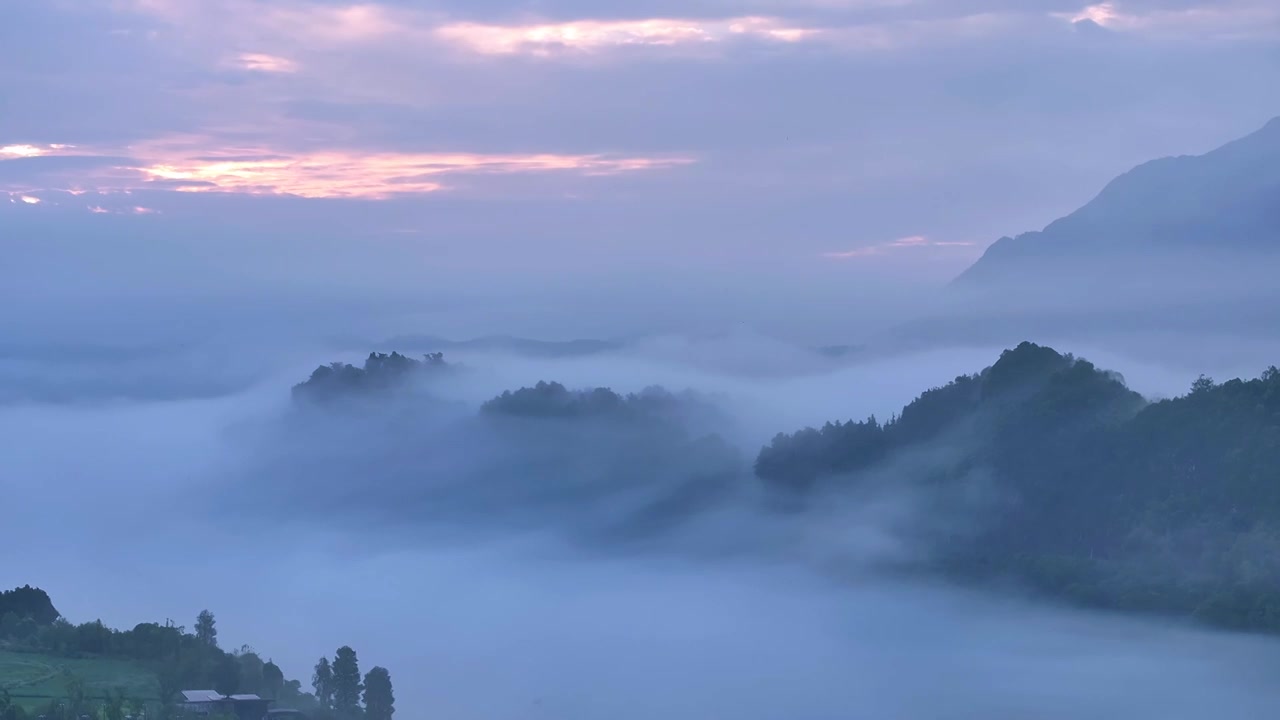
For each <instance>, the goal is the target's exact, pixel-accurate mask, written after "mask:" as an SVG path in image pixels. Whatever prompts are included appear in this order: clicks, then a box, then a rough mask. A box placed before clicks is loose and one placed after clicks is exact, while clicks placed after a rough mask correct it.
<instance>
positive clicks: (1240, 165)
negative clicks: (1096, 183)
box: [956, 118, 1280, 288]
mask: <svg viewBox="0 0 1280 720" xmlns="http://www.w3.org/2000/svg"><path fill="white" fill-rule="evenodd" d="M1258 252H1267V253H1280V118H1276V119H1274V120H1272V121H1271V122H1269V123H1268V124H1267V125H1266V126H1265V127H1263V128H1262V129H1261V130H1259V131H1257V132H1255V133H1253V134H1251V135H1249V136H1247V137H1244V138H1241V139H1239V140H1236V141H1234V142H1231V143H1228V144H1227V145H1224V146H1222V147H1220V148H1218V149H1217V150H1214V151H1212V152H1209V153H1207V154H1205V155H1200V156H1181V157H1169V158H1162V159H1159V160H1153V161H1151V162H1148V163H1145V164H1143V165H1140V166H1138V167H1136V168H1134V169H1133V170H1130V171H1129V172H1127V173H1125V174H1123V175H1121V176H1120V177H1118V178H1116V179H1115V180H1113V181H1112V182H1111V183H1110V184H1108V185H1107V186H1106V188H1104V189H1103V190H1102V192H1101V193H1100V194H1099V195H1098V196H1097V197H1096V198H1094V199H1093V200H1092V201H1091V202H1089V203H1088V204H1086V205H1085V206H1084V207H1082V208H1080V209H1079V210H1077V211H1075V212H1074V213H1071V214H1070V215H1068V216H1066V217H1064V218H1061V219H1059V220H1056V221H1054V222H1053V223H1051V224H1050V225H1049V226H1048V227H1046V228H1045V229H1044V230H1041V231H1039V232H1029V233H1024V234H1022V235H1019V236H1017V237H1013V238H1010V237H1004V238H1001V239H1000V240H997V241H996V242H995V244H993V245H992V246H991V247H989V248H988V249H987V251H986V253H985V254H984V255H983V256H982V258H980V259H979V260H978V262H976V263H975V264H974V265H973V266H972V267H970V268H969V269H968V270H966V271H965V272H964V273H963V274H961V275H960V277H959V278H957V280H956V285H958V286H964V287H971V288H973V287H978V288H980V287H983V286H990V285H998V284H1006V283H1020V284H1024V285H1031V286H1035V285H1038V284H1040V283H1043V282H1046V281H1050V280H1060V281H1068V282H1069V281H1070V280H1072V279H1076V280H1084V279H1085V278H1087V277H1088V276H1091V275H1108V274H1110V275H1112V279H1120V280H1123V279H1124V278H1125V277H1126V274H1128V275H1133V274H1139V275H1142V276H1151V275H1160V276H1163V277H1179V276H1188V277H1191V279H1194V277H1193V276H1194V275H1195V274H1196V272H1197V271H1200V270H1204V269H1205V268H1204V264H1205V260H1209V261H1210V264H1213V261H1215V260H1220V261H1221V262H1222V265H1223V268H1224V269H1226V270H1228V271H1234V270H1240V271H1242V272H1245V273H1247V272H1248V271H1249V270H1251V269H1253V268H1249V267H1247V265H1248V264H1247V263H1242V262H1241V261H1240V258H1241V253H1258ZM1166 259H1167V260H1171V261H1173V262H1163V261H1164V260H1166ZM1177 260H1191V261H1192V262H1188V263H1180V262H1176V261H1177ZM1068 275H1070V276H1071V277H1068ZM1081 275H1083V276H1084V277H1080V276H1081Z"/></svg>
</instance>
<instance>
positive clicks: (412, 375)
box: [264, 343, 1280, 632]
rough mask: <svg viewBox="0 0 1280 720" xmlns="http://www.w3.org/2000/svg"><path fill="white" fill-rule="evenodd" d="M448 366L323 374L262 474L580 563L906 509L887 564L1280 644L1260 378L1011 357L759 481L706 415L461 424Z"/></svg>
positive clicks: (697, 400)
mask: <svg viewBox="0 0 1280 720" xmlns="http://www.w3.org/2000/svg"><path fill="white" fill-rule="evenodd" d="M453 370H454V366H451V365H449V364H447V363H445V361H444V360H443V358H442V357H441V356H439V355H437V354H433V355H428V356H426V358H425V359H424V360H414V359H411V358H408V357H405V356H403V355H399V354H398V353H392V354H390V355H383V354H377V353H375V354H372V355H370V356H369V358H368V360H367V361H366V362H365V364H364V366H363V367H360V368H357V367H353V366H350V365H343V364H337V365H332V366H322V367H321V368H320V369H318V370H317V371H316V373H315V374H313V376H312V378H311V379H310V380H308V381H307V382H305V383H303V384H301V385H299V386H298V387H297V388H296V389H295V391H294V392H295V396H296V398H297V399H298V401H299V410H300V411H302V412H301V414H298V415H294V416H292V419H291V420H290V421H289V422H290V423H292V424H291V425H289V426H287V427H286V428H284V432H285V434H283V435H280V436H277V438H283V439H284V441H283V442H282V443H281V447H285V448H288V450H287V451H284V452H277V453H275V454H276V458H275V460H274V461H275V463H276V465H275V466H274V467H271V468H267V469H266V470H265V473H264V475H265V476H269V477H273V478H275V485H276V490H277V491H279V492H282V493H284V494H286V495H288V496H289V497H288V499H287V500H286V501H287V502H289V503H291V504H292V505H293V506H295V507H297V506H299V505H308V506H309V507H310V508H311V509H312V510H313V511H316V512H321V513H327V512H332V511H336V509H337V508H341V510H342V512H343V513H346V514H347V516H349V517H350V516H352V515H351V514H352V513H357V514H358V515H364V514H368V515H369V516H371V517H372V518H374V519H376V521H377V522H378V523H384V524H385V523H387V522H388V521H392V522H394V523H399V524H402V525H403V526H406V527H413V528H428V527H433V526H465V527H466V528H467V529H468V531H472V532H481V531H483V529H484V528H486V527H494V526H508V527H509V526H511V525H515V526H520V527H528V528H534V527H537V528H541V529H547V530H554V531H556V532H561V533H565V534H567V535H568V536H570V537H572V538H574V539H578V540H583V541H586V542H587V543H588V544H590V545H591V546H593V547H600V546H602V545H604V544H610V543H617V542H621V541H624V540H628V541H633V540H637V539H644V540H650V539H656V538H662V537H663V536H665V535H667V534H668V533H669V532H670V531H672V530H673V529H675V528H677V527H683V526H686V525H688V524H690V523H696V521H697V520H698V519H699V518H700V517H706V516H707V515H708V514H709V513H716V512H718V511H723V510H725V509H732V508H735V507H736V508H737V509H738V510H741V509H742V508H743V507H745V506H754V507H755V511H756V512H761V513H764V514H765V515H770V514H773V513H774V512H775V511H777V510H779V509H782V510H787V511H789V512H784V513H782V515H781V516H779V517H786V518H788V520H787V521H788V522H795V523H798V524H799V525H800V526H801V527H803V525H804V524H805V523H806V522H808V519H807V518H809V517H810V516H809V514H808V512H809V511H811V510H816V511H818V512H820V513H822V514H823V515H824V516H829V514H830V513H832V512H838V511H841V510H839V509H840V508H847V509H848V510H849V512H850V514H849V516H848V517H847V518H846V519H845V520H844V521H843V522H845V523H847V524H850V525H856V524H857V523H861V522H865V521H866V518H865V517H863V516H862V515H860V514H859V513H861V512H862V510H863V509H864V508H866V507H875V506H876V504H877V503H879V502H881V501H883V500H884V499H885V498H889V499H891V500H892V501H893V502H894V503H896V504H897V505H898V506H899V507H902V508H906V509H907V511H906V512H905V513H903V514H900V515H899V516H898V517H896V518H895V520H894V523H893V526H892V527H889V528H885V531H886V533H887V534H888V535H889V536H892V537H893V538H894V542H895V543H896V544H898V545H899V547H900V549H901V550H903V552H900V553H896V554H895V555H894V557H893V558H892V560H891V562H892V563H893V564H898V565H902V566H905V567H907V568H914V569H916V570H922V571H931V572H939V573H942V574H944V575H946V576H949V577H953V578H959V579H963V580H965V581H968V582H982V583H988V582H994V581H1008V580H1014V581H1016V582H1017V583H1018V584H1021V585H1023V586H1024V587H1025V588H1027V589H1030V590H1033V591H1035V592H1037V593H1041V594H1044V595H1047V596H1050V597H1054V598H1058V599H1062V600H1067V601H1070V602H1074V603H1081V604H1086V605H1090V606H1095V607H1102V608H1107V609H1115V610H1129V611H1140V612H1154V613H1162V614H1168V615H1176V616H1183V617H1193V618H1196V619H1198V620H1200V621H1203V622H1206V623H1210V624H1214V625H1219V626H1225V627H1233V628H1242V629H1254V630H1266V631H1269V632H1280V592H1277V591H1276V590H1275V588H1276V587H1280V564H1278V563H1276V562H1273V561H1271V560H1269V558H1275V557H1280V500H1278V499H1277V497H1278V496H1277V495H1276V493H1275V492H1274V491H1273V488H1274V487H1276V484H1277V482H1278V481H1280V477H1277V472H1278V470H1277V468H1280V371H1277V370H1276V369H1274V368H1272V369H1270V370H1267V371H1266V372H1265V373H1264V374H1263V375H1262V376H1261V377H1260V378H1258V379H1255V380H1250V381H1242V380H1232V381H1230V382H1226V383H1221V384H1218V383H1215V382H1213V381H1212V380H1209V379H1208V378H1202V379H1201V380H1200V381H1198V382H1197V383H1196V384H1195V385H1194V387H1193V388H1192V390H1191V392H1190V393H1189V394H1188V395H1186V396H1184V397H1179V398H1176V399H1172V400H1163V401H1159V402H1151V401H1148V400H1147V399H1145V398H1143V397H1142V396H1141V395H1139V394H1138V393H1136V392H1134V391H1132V390H1130V389H1129V388H1128V387H1127V386H1126V384H1125V381H1124V379H1123V378H1122V377H1120V376H1119V375H1117V374H1115V373H1112V372H1108V371H1106V370H1103V369H1100V368H1098V367H1096V366H1094V365H1093V364H1092V363H1090V362H1088V361H1087V360H1083V359H1080V358H1076V357H1073V356H1071V355H1069V354H1062V353H1059V352H1057V351H1056V350H1053V349H1051V348H1048V347H1043V346H1039V345H1035V344H1032V343H1022V344H1021V345H1019V346H1018V347H1016V348H1014V349H1012V350H1008V351H1006V352H1004V353H1003V354H1002V355H1001V356H1000V357H999V359H998V360H997V361H996V362H995V363H994V364H993V365H991V366H990V367H988V368H986V369H984V370H982V371H980V372H977V373H974V374H972V375H962V376H960V377H957V378H956V379H955V380H954V381H952V382H951V383H949V384H947V385H945V386H942V387H937V388H934V389H931V390H927V391H925V392H923V393H922V394H921V395H920V396H919V397H918V398H917V399H916V400H915V401H913V402H911V403H910V404H908V405H907V406H906V407H905V408H903V409H902V411H901V413H899V414H895V415H894V416H892V417H891V418H889V419H887V420H885V421H881V420H878V419H876V418H870V419H866V420H856V421H848V422H845V421H838V422H830V423H827V424H826V425H825V426H823V427H821V428H818V429H812V428H811V429H804V430H800V431H798V432H795V433H792V434H779V435H778V436H777V437H775V438H774V439H773V441H772V442H771V443H770V444H769V445H767V446H766V447H764V448H763V449H760V450H759V452H758V454H757V458H756V461H755V465H754V474H755V476H756V477H755V478H752V477H751V473H750V470H749V469H748V468H747V467H746V463H744V462H742V461H741V459H740V457H741V452H740V451H746V452H747V453H751V452H755V448H749V447H738V448H735V447H734V443H733V442H732V440H731V438H733V437H734V434H733V432H732V428H733V424H732V418H731V417H730V416H729V415H728V413H727V412H726V411H725V408H724V407H723V406H721V405H719V404H718V403H719V400H721V399H720V398H715V397H708V396H702V395H699V394H696V393H691V392H684V393H671V392H668V391H666V390H663V389H661V388H650V389H648V390H645V391H643V392H640V393H635V394H624V393H617V392H614V391H613V390H611V389H609V388H603V387H597V388H588V389H582V390H575V389H571V388H568V387H566V386H564V385H562V384H560V383H557V382H540V383H537V384H536V385H533V386H529V387H524V388H519V389H516V390H511V391H506V392H502V393H500V394H498V395H497V396H496V397H493V398H492V399H490V400H489V401H487V402H485V403H483V404H482V405H481V406H480V407H479V410H478V412H477V411H475V410H474V409H471V408H466V407H462V406H457V405H448V404H442V403H439V402H437V401H436V400H435V399H434V395H433V392H436V391H439V390H441V389H443V388H444V386H446V385H448V384H449V383H453V382H456V381H457V380H458V378H459V377H460V375H458V374H457V373H455V372H453ZM316 399H319V400H322V401H324V402H319V403H316V402H311V401H312V400H316ZM335 399H348V400H349V399H360V400H361V401H362V402H361V403H360V405H359V410H358V411H356V409H355V408H354V407H353V405H352V404H351V403H333V402H329V401H332V400H335ZM383 410H386V412H383ZM268 437H271V436H268ZM392 461H393V462H392ZM372 467H377V468H381V469H380V470H379V471H378V472H376V473H370V472H368V470H367V469H368V468H372ZM353 477H359V478H360V479H361V489H360V491H359V492H358V493H356V494H352V492H351V490H352V487H353V486H352V478H353ZM760 489H764V490H765V491H766V492H765V495H764V496H763V498H762V497H760V496H759V495H757V494H755V492H754V491H757V490H760ZM762 499H763V500H765V502H763V503H761V502H759V501H760V500H762ZM750 526H752V524H751V523H747V524H746V525H743V527H744V528H746V527H750ZM741 533H742V534H743V535H744V537H740V538H739V540H740V541H742V542H746V543H752V544H755V545H757V546H758V545H760V544H761V542H767V541H762V540H761V538H758V537H757V538H747V537H745V535H746V534H749V533H750V531H749V530H742V531H741ZM678 545H679V542H678V541H672V542H670V543H668V546H669V547H671V546H675V547H676V548H678ZM886 561H888V560H886Z"/></svg>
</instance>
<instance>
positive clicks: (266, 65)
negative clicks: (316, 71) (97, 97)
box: [233, 53, 298, 74]
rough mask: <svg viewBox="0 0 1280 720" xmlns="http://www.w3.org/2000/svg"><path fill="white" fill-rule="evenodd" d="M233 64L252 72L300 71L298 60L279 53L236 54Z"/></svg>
mask: <svg viewBox="0 0 1280 720" xmlns="http://www.w3.org/2000/svg"><path fill="white" fill-rule="evenodd" d="M233 64H234V65H235V66H236V67H238V68H240V69H242V70H249V71H252V72H263V73H286V74H287V73H296V72H298V64H297V63H296V62H294V61H292V60H290V59H288V58H283V57H279V56H277V55H267V54H266V53H240V54H239V55H237V56H236V58H235V60H234V62H233Z"/></svg>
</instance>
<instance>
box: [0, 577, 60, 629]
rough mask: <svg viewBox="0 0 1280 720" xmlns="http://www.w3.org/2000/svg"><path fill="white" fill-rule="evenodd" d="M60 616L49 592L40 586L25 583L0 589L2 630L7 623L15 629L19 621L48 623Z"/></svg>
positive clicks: (0, 621) (0, 625) (35, 623)
mask: <svg viewBox="0 0 1280 720" xmlns="http://www.w3.org/2000/svg"><path fill="white" fill-rule="evenodd" d="M60 616H61V613H59V612H58V610H57V608H55V607H54V606H53V601H52V600H50V599H49V594H48V593H46V592H45V591H43V590H41V589H39V588H33V587H31V586H30V585H23V586H22V587H20V588H14V589H13V590H4V591H0V632H4V630H5V629H6V625H8V628H7V629H8V630H10V631H13V630H14V629H15V627H16V625H17V624H18V623H19V622H21V623H26V624H29V625H37V624H39V625H48V624H49V623H51V622H53V621H54V620H57V619H58V618H59V617H60Z"/></svg>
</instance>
